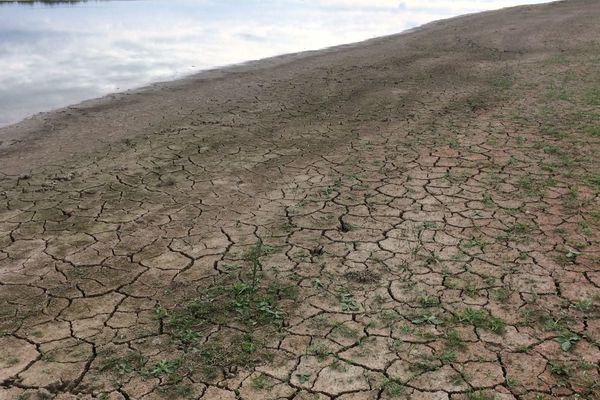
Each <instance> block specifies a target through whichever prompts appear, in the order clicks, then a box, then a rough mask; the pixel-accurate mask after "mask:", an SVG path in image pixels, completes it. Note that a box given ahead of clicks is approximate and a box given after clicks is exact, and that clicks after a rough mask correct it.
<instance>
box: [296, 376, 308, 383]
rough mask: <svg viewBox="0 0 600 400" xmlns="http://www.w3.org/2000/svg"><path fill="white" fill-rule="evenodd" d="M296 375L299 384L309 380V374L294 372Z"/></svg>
mask: <svg viewBox="0 0 600 400" xmlns="http://www.w3.org/2000/svg"><path fill="white" fill-rule="evenodd" d="M296 377H297V378H298V382H299V383H300V384H301V385H304V384H305V383H307V382H308V381H309V380H310V374H296Z"/></svg>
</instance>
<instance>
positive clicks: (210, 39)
mask: <svg viewBox="0 0 600 400" xmlns="http://www.w3.org/2000/svg"><path fill="white" fill-rule="evenodd" d="M525 2H528V3H531V2H538V3H539V2H542V1H539V0H538V1H536V0H529V1H525ZM525 2H524V1H519V0H428V1H423V0H404V1H397V0H246V1H234V0H229V1H228V0H143V1H89V2H58V3H54V4H45V2H28V3H10V2H1V1H0V126H4V125H8V124H11V123H14V122H17V121H19V120H21V119H23V118H25V117H27V116H30V115H32V114H35V113H37V112H40V111H48V110H51V109H55V108H59V107H63V106H66V105H69V104H74V103H77V102H80V101H82V100H85V99H90V98H94V97H99V96H102V95H105V94H108V93H111V92H116V91H123V90H126V89H131V88H135V87H140V86H143V85H146V84H148V83H151V82H156V81H162V80H170V79H175V78H178V77H181V76H184V75H188V74H191V73H194V72H196V71H200V70H203V69H208V68H212V67H215V66H223V65H227V64H233V63H239V62H243V61H248V60H255V59H260V58H264V57H269V56H274V55H279V54H284V53H290V52H297V51H302V50H313V49H319V48H324V47H328V46H333V45H337V44H343V43H349V42H355V41H360V40H364V39H368V38H372V37H375V36H381V35H386V34H392V33H397V32H401V31H403V30H406V29H408V28H412V27H415V26H418V25H421V24H423V23H426V22H429V21H432V20H435V19H440V18H447V17H451V16H454V15H459V14H464V13H468V12H476V11H481V10H487V9H495V8H500V7H506V6H511V5H516V4H522V3H525Z"/></svg>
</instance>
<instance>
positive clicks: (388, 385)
mask: <svg viewBox="0 0 600 400" xmlns="http://www.w3.org/2000/svg"><path fill="white" fill-rule="evenodd" d="M382 389H383V393H385V394H386V395H388V396H389V397H398V396H400V395H402V393H404V385H403V384H402V382H401V381H400V380H399V379H386V380H385V381H383V385H382Z"/></svg>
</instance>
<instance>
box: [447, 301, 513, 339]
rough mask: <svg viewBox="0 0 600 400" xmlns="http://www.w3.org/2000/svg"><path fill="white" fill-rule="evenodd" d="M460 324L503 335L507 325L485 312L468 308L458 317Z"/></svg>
mask: <svg viewBox="0 0 600 400" xmlns="http://www.w3.org/2000/svg"><path fill="white" fill-rule="evenodd" d="M456 320H457V321H458V322H461V323H464V324H469V325H473V326H474V327H476V328H483V329H487V330H490V331H492V332H494V333H495V334H497V335H501V334H503V333H504V332H505V330H506V324H505V323H504V321H502V320H501V319H499V318H495V317H492V316H490V315H489V314H488V313H487V312H486V311H485V310H481V309H475V308H470V307H469V308H466V309H465V310H463V312H462V313H459V314H458V315H457V316H456Z"/></svg>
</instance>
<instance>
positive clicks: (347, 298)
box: [338, 288, 360, 312]
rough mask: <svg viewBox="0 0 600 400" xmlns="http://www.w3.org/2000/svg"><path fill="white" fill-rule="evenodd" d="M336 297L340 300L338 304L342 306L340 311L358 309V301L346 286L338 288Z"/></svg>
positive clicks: (354, 310)
mask: <svg viewBox="0 0 600 400" xmlns="http://www.w3.org/2000/svg"><path fill="white" fill-rule="evenodd" d="M338 298H339V300H340V305H341V306H342V311H344V312H356V311H358V310H359V309H360V306H359V305H358V302H357V301H356V299H355V298H354V294H353V293H352V292H350V291H349V290H348V289H346V288H341V289H339V290H338Z"/></svg>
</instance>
